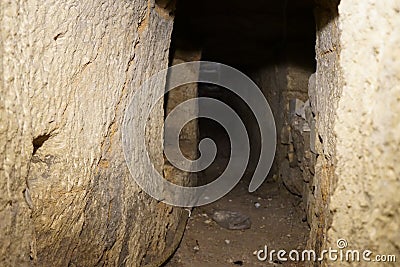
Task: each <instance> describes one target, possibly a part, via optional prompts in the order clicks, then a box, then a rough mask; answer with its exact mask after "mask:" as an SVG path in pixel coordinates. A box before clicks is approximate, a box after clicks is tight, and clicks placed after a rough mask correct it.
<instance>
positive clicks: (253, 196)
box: [165, 127, 309, 267]
mask: <svg viewBox="0 0 400 267" xmlns="http://www.w3.org/2000/svg"><path fill="white" fill-rule="evenodd" d="M208 128H209V127H208ZM202 137H211V138H212V139H213V140H217V145H218V148H219V149H218V154H217V158H216V160H215V161H214V163H213V164H212V165H211V166H210V167H209V168H207V169H206V170H205V171H204V172H202V173H200V174H199V180H200V182H202V183H208V182H210V180H213V179H215V178H217V177H218V176H219V175H220V174H221V173H222V172H223V170H224V169H225V166H226V165H227V162H228V161H229V153H226V151H227V150H229V143H228V141H227V139H226V135H225V134H223V133H222V132H221V131H216V130H215V128H211V132H209V133H207V132H206V133H205V134H203V136H202ZM250 174H251V173H250ZM250 174H249V173H247V172H246V174H245V177H244V178H243V179H242V180H241V181H240V182H239V184H238V185H237V186H236V187H235V188H234V189H233V190H232V191H231V192H230V193H229V194H227V195H226V196H224V197H223V198H221V199H220V200H218V201H216V202H214V203H211V204H209V205H207V206H202V207H199V208H196V209H194V210H193V212H192V215H191V217H190V218H189V220H188V224H187V227H186V231H185V234H184V237H183V239H182V242H181V244H180V247H179V248H178V250H177V251H176V253H175V254H174V255H173V257H172V258H171V259H170V261H169V262H168V263H166V264H165V266H166V267H208V266H210V267H211V266H213V267H219V266H304V264H303V263H302V262H280V261H278V260H277V257H276V254H275V258H274V260H272V261H269V260H266V261H260V260H258V258H257V256H256V255H255V253H256V252H257V251H259V250H261V249H264V248H265V246H268V253H270V251H271V250H276V251H278V250H281V249H285V250H286V251H288V252H289V251H290V250H293V249H295V250H302V249H304V248H305V245H306V242H307V237H308V235H309V227H308V225H307V223H306V222H305V218H304V217H305V214H304V212H303V211H302V209H301V202H302V200H301V199H300V198H298V197H296V196H294V195H292V194H290V193H289V192H288V191H287V190H286V189H285V188H284V187H283V186H282V185H279V184H278V183H277V182H275V181H274V180H273V179H268V180H267V181H265V182H264V184H263V185H262V186H261V187H260V188H259V189H258V190H257V191H256V192H254V193H249V192H248V183H249V182H248V181H249V180H250V179H249V178H250V177H249V176H251V175H250ZM246 176H248V177H247V178H246ZM218 210H228V211H238V212H241V213H243V214H245V215H247V216H248V217H250V220H251V228H250V229H247V230H228V229H225V228H223V227H221V226H219V225H218V224H217V223H216V222H215V221H214V220H213V219H212V215H213V213H214V211H218Z"/></svg>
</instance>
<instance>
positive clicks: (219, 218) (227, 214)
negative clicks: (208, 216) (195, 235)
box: [212, 210, 251, 230]
mask: <svg viewBox="0 0 400 267" xmlns="http://www.w3.org/2000/svg"><path fill="white" fill-rule="evenodd" d="M212 219H213V220H214V221H215V222H216V223H217V224H218V225H219V226H221V227H223V228H226V229H229V230H245V229H249V228H250V227H251V221H250V218H249V216H247V215H245V214H243V213H241V212H238V211H229V210H219V211H215V212H214V213H213V215H212Z"/></svg>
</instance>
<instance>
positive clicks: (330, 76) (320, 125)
mask: <svg viewBox="0 0 400 267" xmlns="http://www.w3.org/2000/svg"><path fill="white" fill-rule="evenodd" d="M337 5H338V1H319V2H318V4H317V7H316V9H315V18H316V31H317V41H316V47H315V49H316V51H315V52H316V60H317V71H316V74H315V81H314V78H313V77H312V78H311V79H310V84H309V98H310V104H311V109H312V111H313V114H314V120H315V127H314V125H312V127H311V136H310V139H311V140H312V143H311V147H312V148H313V150H314V153H315V154H316V164H315V175H314V179H313V181H312V184H311V190H310V191H309V193H308V196H307V199H308V201H307V208H306V209H307V219H308V222H309V223H310V227H311V231H310V238H309V240H308V244H307V246H308V248H312V249H315V250H316V252H317V254H318V253H320V252H321V251H322V249H324V248H326V241H327V230H328V228H329V226H330V220H331V214H330V210H329V205H330V196H331V194H332V191H333V189H334V186H335V184H336V178H335V175H334V172H335V156H336V152H335V151H336V147H335V145H336V136H335V135H334V132H333V126H334V123H335V112H336V109H337V103H338V100H339V97H340V94H341V84H342V80H341V79H342V78H341V69H340V65H339V55H340V47H341V46H340V31H339V28H338V13H337ZM314 82H315V85H314ZM310 265H313V263H310Z"/></svg>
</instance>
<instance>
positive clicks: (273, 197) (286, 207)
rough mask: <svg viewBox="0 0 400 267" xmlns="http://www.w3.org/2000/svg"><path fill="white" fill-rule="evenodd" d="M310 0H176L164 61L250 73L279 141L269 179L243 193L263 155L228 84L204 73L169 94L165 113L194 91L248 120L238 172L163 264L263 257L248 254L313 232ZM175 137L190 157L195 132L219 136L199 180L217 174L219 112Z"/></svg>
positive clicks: (247, 261)
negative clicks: (235, 223)
mask: <svg viewBox="0 0 400 267" xmlns="http://www.w3.org/2000/svg"><path fill="white" fill-rule="evenodd" d="M313 5H314V2H313V1H312V0H303V1H294V0H285V1H272V2H271V1H262V0H256V1H251V2H243V1H228V0H221V1H211V0H205V1H201V2H198V1H178V3H177V7H176V17H175V25H174V31H173V36H172V43H171V48H170V65H175V64H179V63H183V62H189V61H194V60H203V61H213V62H219V63H223V64H226V65H229V66H232V67H234V68H236V69H238V70H240V71H241V72H243V73H245V74H246V75H247V76H249V77H250V78H251V79H252V80H253V81H254V82H255V83H256V84H257V85H258V87H259V88H260V89H261V90H262V92H263V94H264V96H265V98H266V99H267V100H268V102H269V105H270V107H271V109H272V112H273V114H274V118H275V124H276V133H277V146H276V155H275V159H274V163H273V166H272V169H271V171H270V172H269V175H268V178H267V180H266V181H265V182H264V183H263V185H262V186H261V187H260V188H259V189H258V190H257V191H255V192H254V193H249V192H248V191H247V190H248V185H249V182H250V179H251V177H252V174H253V173H254V169H255V167H256V166H257V164H263V163H262V162H260V163H259V162H258V160H259V155H260V142H261V139H260V133H259V127H258V125H257V122H256V120H255V118H254V115H253V114H252V112H251V110H250V109H249V107H248V106H247V105H246V104H245V103H244V102H243V101H241V100H240V98H239V97H237V96H235V94H234V93H232V92H230V91H229V90H227V89H225V88H222V87H219V86H216V85H211V84H204V83H199V84H191V85H186V86H184V87H181V88H178V89H177V90H173V91H171V92H170V93H169V94H168V95H167V96H166V99H165V113H166V114H168V113H169V112H170V111H171V110H172V109H173V108H174V107H175V106H176V105H177V104H178V103H181V102H183V101H184V100H186V99H189V98H193V97H197V96H200V97H210V98H214V99H217V100H220V101H222V102H224V103H226V104H227V105H229V106H230V107H231V108H233V109H234V110H235V111H236V112H237V114H239V116H240V118H241V119H242V121H243V122H244V124H245V126H246V130H247V132H248V136H249V139H250V147H251V151H250V152H251V153H250V160H249V164H248V166H247V168H246V171H245V174H244V175H243V177H242V180H241V181H240V182H239V184H238V185H237V186H236V187H235V189H234V190H233V191H231V192H230V193H229V194H228V195H226V196H225V197H223V198H222V199H221V200H219V201H217V202H215V203H212V204H210V205H207V206H204V207H200V208H196V209H195V210H194V212H193V215H192V217H191V218H190V220H189V222H188V225H187V229H186V232H185V235H184V238H183V241H182V243H181V245H180V248H179V249H178V251H177V252H176V253H175V255H174V256H173V257H172V259H171V260H170V261H169V262H168V263H167V264H166V266H211V265H212V266H229V265H244V266H266V265H265V262H261V261H259V260H258V259H257V257H256V256H255V255H253V252H254V251H256V250H258V249H262V248H264V246H265V245H268V246H269V247H271V248H272V249H277V250H279V249H288V250H291V249H300V248H304V247H305V245H306V242H307V238H308V236H309V227H308V225H307V215H306V207H305V206H306V205H307V195H308V193H309V192H311V191H312V190H313V186H312V183H311V180H312V176H313V172H314V171H313V168H314V166H313V165H314V164H315V163H314V162H315V155H314V154H313V153H312V152H313V151H312V150H313V148H312V147H310V136H311V135H310V131H311V126H310V124H312V123H313V116H314V115H315V114H312V112H311V111H310V109H309V108H308V106H309V101H307V100H308V98H309V97H308V90H309V83H310V82H311V83H312V78H311V79H310V76H311V77H312V74H313V73H314V72H315V68H316V63H315V40H316V34H315V21H314V15H313V9H314V6H313ZM311 86H312V85H311ZM198 108H199V109H201V108H202V106H201V105H200V106H199V107H198ZM180 137H181V138H180V142H181V148H182V150H183V153H184V154H185V155H186V156H187V157H189V158H192V159H194V158H196V157H197V156H198V151H197V143H198V140H201V139H203V138H211V139H213V140H214V141H215V143H216V145H217V148H218V153H217V157H216V159H215V161H214V162H213V163H212V165H211V166H209V167H208V168H207V169H205V170H204V171H202V172H200V173H198V174H197V184H198V185H203V184H207V183H209V182H211V181H213V180H215V179H216V178H218V177H219V176H220V175H221V173H222V172H223V171H224V169H225V168H226V166H227V164H228V161H229V158H230V143H229V138H228V134H227V133H226V131H225V130H224V128H223V127H222V126H220V125H219V124H218V123H217V122H215V121H212V120H209V119H198V120H196V121H192V122H190V123H189V124H187V125H186V126H185V127H184V128H183V130H182V132H181V136H180ZM218 211H232V212H238V213H240V214H241V215H243V216H245V217H247V218H249V221H250V223H251V226H250V228H249V229H242V230H232V229H226V228H227V227H223V226H221V224H220V223H218V222H217V220H215V218H213V217H215V216H214V215H215V213H216V212H218ZM228 228H229V227H228ZM280 263H281V262H279V261H275V262H270V264H280ZM299 264H300V263H298V262H297V263H296V264H295V265H290V264H289V265H288V264H286V265H285V266H301V265H299ZM271 266H273V265H271Z"/></svg>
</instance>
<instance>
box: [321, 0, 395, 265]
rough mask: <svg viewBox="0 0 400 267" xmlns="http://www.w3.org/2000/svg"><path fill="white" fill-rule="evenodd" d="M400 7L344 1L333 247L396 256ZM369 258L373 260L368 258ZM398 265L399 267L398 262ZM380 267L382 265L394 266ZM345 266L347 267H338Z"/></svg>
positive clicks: (385, 3)
mask: <svg viewBox="0 0 400 267" xmlns="http://www.w3.org/2000/svg"><path fill="white" fill-rule="evenodd" d="M399 12H400V3H399V1H384V2H375V1H363V2H362V3H361V2H354V1H347V0H346V1H342V2H341V4H340V5H339V15H340V16H339V23H340V24H339V25H340V31H341V38H340V40H341V47H342V49H341V53H340V65H341V68H342V70H343V80H344V86H343V93H342V96H341V98H340V101H339V106H338V109H337V123H336V125H335V134H336V136H337V148H336V158H337V168H336V175H337V179H338V180H337V188H336V190H335V192H334V194H333V197H332V201H331V203H332V204H331V211H332V212H333V223H332V228H331V229H330V231H329V232H328V237H329V239H328V241H329V244H330V245H331V246H335V242H336V240H337V239H339V238H345V239H347V242H348V244H349V248H351V249H360V250H362V249H369V250H371V251H372V252H373V256H374V255H376V254H385V255H389V254H391V255H396V256H397V261H399V257H400V225H399V222H400V195H399V192H400V182H399V177H400V162H399V153H400V152H399V146H400V134H399V133H400V99H399V93H400V46H399V43H400V33H399V30H398V29H399V27H400V13H399ZM373 256H372V257H371V258H373ZM397 265H398V263H397ZM397 265H396V263H381V264H380V265H379V266H397ZM343 266H347V265H345V264H343Z"/></svg>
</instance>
